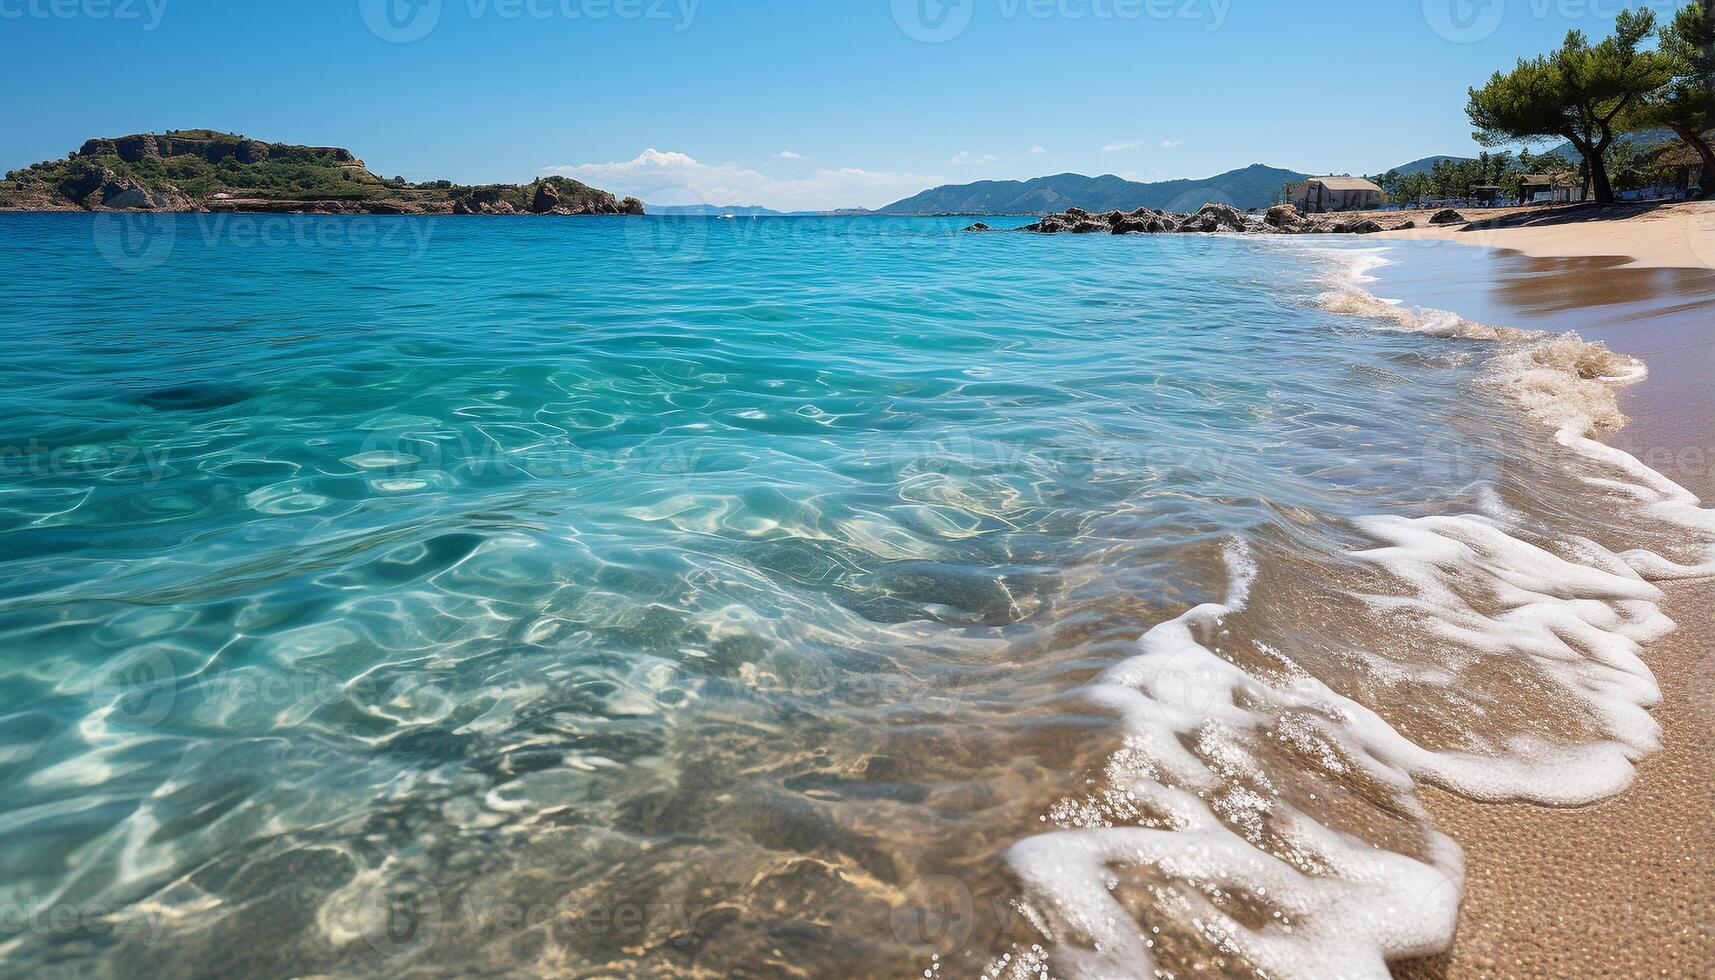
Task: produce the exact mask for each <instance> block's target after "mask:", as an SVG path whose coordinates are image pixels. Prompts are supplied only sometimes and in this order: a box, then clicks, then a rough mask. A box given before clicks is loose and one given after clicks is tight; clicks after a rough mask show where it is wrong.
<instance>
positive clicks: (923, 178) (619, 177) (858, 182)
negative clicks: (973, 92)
mask: <svg viewBox="0 0 1715 980" xmlns="http://www.w3.org/2000/svg"><path fill="white" fill-rule="evenodd" d="M542 173H543V175H544V176H546V175H549V174H559V175H560V176H563V177H572V178H575V179H577V180H581V181H583V182H584V183H586V184H589V185H590V186H592V187H599V188H601V189H602V190H606V191H612V192H613V193H615V194H618V195H619V196H621V197H625V196H627V195H630V196H634V197H639V198H642V199H643V200H644V202H645V203H649V204H698V203H703V204H716V205H745V204H760V205H762V206H764V207H770V208H775V209H777V210H781V211H821V210H831V209H833V208H854V207H864V208H878V207H881V206H883V205H886V204H891V203H893V202H894V201H897V200H900V199H901V198H906V197H910V196H911V195H913V194H916V193H919V192H920V191H922V190H924V189H925V188H929V187H935V186H937V185H940V184H944V183H946V182H947V181H946V178H944V177H942V176H940V175H938V174H914V173H887V172H877V171H873V170H861V169H859V168H856V167H842V168H839V169H837V170H835V169H820V170H815V171H812V172H811V173H810V175H809V176H807V177H802V178H798V179H795V180H777V179H775V178H773V177H770V176H768V175H766V174H763V173H761V172H759V171H756V170H751V169H748V168H744V167H740V166H738V165H737V164H731V163H719V164H710V163H703V162H702V161H700V160H697V159H694V158H693V157H691V156H689V155H687V154H684V153H675V152H662V151H660V150H656V149H654V148H650V149H647V150H644V151H643V152H642V154H640V155H639V156H638V157H637V159H635V160H626V161H622V162H616V163H582V164H576V165H568V166H560V167H549V168H547V169H545V170H543V171H542Z"/></svg>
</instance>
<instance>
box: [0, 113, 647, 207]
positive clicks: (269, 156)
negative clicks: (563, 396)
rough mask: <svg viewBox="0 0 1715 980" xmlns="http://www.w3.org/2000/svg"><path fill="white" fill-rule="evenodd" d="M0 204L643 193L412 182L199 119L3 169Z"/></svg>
mask: <svg viewBox="0 0 1715 980" xmlns="http://www.w3.org/2000/svg"><path fill="white" fill-rule="evenodd" d="M0 210H10V211H240V212H257V213H264V214H496V215H509V214H534V215H579V214H627V215H637V214H642V213H643V202H642V201H639V200H638V199H637V198H634V197H628V198H625V199H624V200H620V199H618V198H616V197H614V195H612V194H610V193H608V192H607V191H603V190H597V189H596V188H594V187H590V186H588V185H586V184H583V183H580V182H578V181H575V180H571V179H570V178H566V177H543V178H541V179H538V180H535V181H532V182H530V183H528V184H522V185H518V184H490V185H484V186H475V187H472V186H461V185H458V184H454V183H453V182H451V181H447V180H436V181H429V182H427V183H419V184H412V183H409V182H407V181H405V180H403V179H402V178H398V177H394V178H391V179H387V178H383V177H380V176H377V175H376V174H374V173H371V172H370V171H369V169H368V168H367V167H366V166H365V165H364V163H363V161H362V160H359V159H358V158H357V157H356V156H355V155H353V154H352V152H351V151H350V150H346V149H342V148H340V147H337V146H296V145H292V144H287V143H264V142H262V141H260V140H253V139H249V138H247V137H243V136H237V135H234V134H232V133H218V132H214V131H212V130H203V129H199V130H180V131H174V132H170V133H166V134H163V135H157V134H155V133H137V134H134V135H131V136H120V137H115V138H111V139H92V140H89V141H88V142H86V143H84V144H83V146H82V148H80V149H79V150H78V151H77V152H75V153H72V154H70V155H69V156H68V157H67V158H66V159H64V160H49V161H45V162H43V163H38V164H36V165H35V166H32V167H27V168H25V169H23V170H16V171H13V172H12V173H9V174H7V175H6V179H5V180H4V181H0Z"/></svg>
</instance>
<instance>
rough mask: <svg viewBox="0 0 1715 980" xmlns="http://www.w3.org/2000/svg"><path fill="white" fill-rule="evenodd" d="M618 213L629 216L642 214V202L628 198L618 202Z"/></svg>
mask: <svg viewBox="0 0 1715 980" xmlns="http://www.w3.org/2000/svg"><path fill="white" fill-rule="evenodd" d="M619 213H620V214H629V215H641V214H643V202H642V201H640V200H638V199H637V198H635V197H628V198H626V199H625V200H623V201H620V202H619Z"/></svg>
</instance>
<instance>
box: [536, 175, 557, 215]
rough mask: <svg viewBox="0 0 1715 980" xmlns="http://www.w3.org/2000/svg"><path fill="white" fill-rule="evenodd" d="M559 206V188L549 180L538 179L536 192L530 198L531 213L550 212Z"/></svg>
mask: <svg viewBox="0 0 1715 980" xmlns="http://www.w3.org/2000/svg"><path fill="white" fill-rule="evenodd" d="M559 206H560V191H559V189H558V188H556V187H555V186H554V185H553V184H550V183H548V182H547V181H541V180H539V181H537V182H536V189H535V193H534V194H533V195H532V196H531V198H530V213H531V214H549V213H551V212H552V211H553V210H554V209H555V208H557V207H559Z"/></svg>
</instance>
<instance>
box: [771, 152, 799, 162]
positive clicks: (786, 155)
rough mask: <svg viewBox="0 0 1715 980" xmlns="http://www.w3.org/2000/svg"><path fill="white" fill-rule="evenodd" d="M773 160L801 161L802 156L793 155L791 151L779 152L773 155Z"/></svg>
mask: <svg viewBox="0 0 1715 980" xmlns="http://www.w3.org/2000/svg"><path fill="white" fill-rule="evenodd" d="M774 159H776V160H802V159H804V154H802V153H793V152H792V151H791V150H781V151H780V152H779V153H776V154H774Z"/></svg>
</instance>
